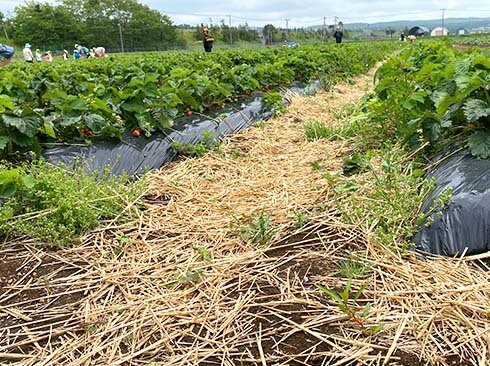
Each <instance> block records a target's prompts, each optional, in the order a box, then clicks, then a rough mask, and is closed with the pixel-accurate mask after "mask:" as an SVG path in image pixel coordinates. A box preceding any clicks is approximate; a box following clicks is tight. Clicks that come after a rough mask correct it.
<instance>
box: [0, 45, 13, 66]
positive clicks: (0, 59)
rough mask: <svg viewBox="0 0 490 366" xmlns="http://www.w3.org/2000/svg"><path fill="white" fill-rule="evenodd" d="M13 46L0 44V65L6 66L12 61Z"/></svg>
mask: <svg viewBox="0 0 490 366" xmlns="http://www.w3.org/2000/svg"><path fill="white" fill-rule="evenodd" d="M14 52H15V51H14V48H13V47H11V46H7V45H6V44H0V67H3V66H7V65H8V64H9V63H10V61H12V56H13V55H14Z"/></svg>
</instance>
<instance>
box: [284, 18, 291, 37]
mask: <svg viewBox="0 0 490 366" xmlns="http://www.w3.org/2000/svg"><path fill="white" fill-rule="evenodd" d="M285 20H286V38H287V39H288V41H289V28H288V22H289V21H290V20H291V19H285Z"/></svg>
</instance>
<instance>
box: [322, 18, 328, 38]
mask: <svg viewBox="0 0 490 366" xmlns="http://www.w3.org/2000/svg"><path fill="white" fill-rule="evenodd" d="M326 22H327V17H323V29H322V42H323V43H325V39H326V38H327V35H326V34H325V33H326V29H327V23H326Z"/></svg>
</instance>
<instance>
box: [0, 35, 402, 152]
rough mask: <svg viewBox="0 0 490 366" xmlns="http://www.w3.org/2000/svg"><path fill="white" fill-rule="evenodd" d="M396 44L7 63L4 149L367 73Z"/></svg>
mask: <svg viewBox="0 0 490 366" xmlns="http://www.w3.org/2000/svg"><path fill="white" fill-rule="evenodd" d="M393 47H394V46H393V45H392V44H389V43H380V44H357V45H349V46H345V47H332V45H329V46H323V47H303V48H301V49H289V48H286V47H284V48H266V49H257V50H247V51H226V52H220V53H214V54H210V55H208V54H206V55H203V54H202V53H197V52H196V53H189V52H173V53H154V54H144V55H137V56H134V55H131V56H118V57H110V58H106V59H100V60H84V61H83V62H66V63H55V64H44V63H40V64H33V65H31V64H29V65H24V64H17V65H15V66H13V67H9V68H4V69H1V70H0V80H1V81H0V113H1V115H0V154H1V156H4V157H5V156H8V155H9V154H14V153H17V152H24V151H29V150H32V151H35V152H37V153H39V152H40V151H41V149H42V146H43V144H45V143H53V142H70V141H77V140H78V141H82V142H83V141H84V140H87V138H102V139H111V138H115V139H119V138H120V137H121V136H122V134H123V132H124V131H133V130H135V129H138V130H139V132H142V133H144V134H146V135H147V136H149V135H151V133H153V132H154V131H165V129H166V128H169V127H170V126H171V125H172V122H173V120H174V118H175V117H177V116H178V115H180V114H183V113H185V112H189V111H199V112H205V111H206V110H208V109H210V108H216V107H218V106H222V105H223V103H227V102H229V101H232V100H234V99H236V98H239V97H240V96H243V95H248V94H250V93H251V92H253V91H257V90H265V91H267V90H269V89H274V88H277V87H278V86H285V85H288V84H289V83H291V82H292V81H294V80H303V81H308V80H311V79H321V80H322V81H323V82H324V83H325V85H332V84H333V83H334V82H335V81H337V80H344V79H346V78H348V77H351V76H353V75H355V74H358V73H360V72H362V71H365V70H367V69H369V68H370V67H372V66H373V64H374V63H375V62H376V61H378V60H380V59H381V58H382V57H383V56H384V55H385V54H386V53H387V52H389V51H390V50H391V49H393Z"/></svg>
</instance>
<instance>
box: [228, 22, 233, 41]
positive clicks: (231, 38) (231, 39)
mask: <svg viewBox="0 0 490 366" xmlns="http://www.w3.org/2000/svg"><path fill="white" fill-rule="evenodd" d="M228 23H229V24H230V44H233V32H232V30H231V15H228Z"/></svg>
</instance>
